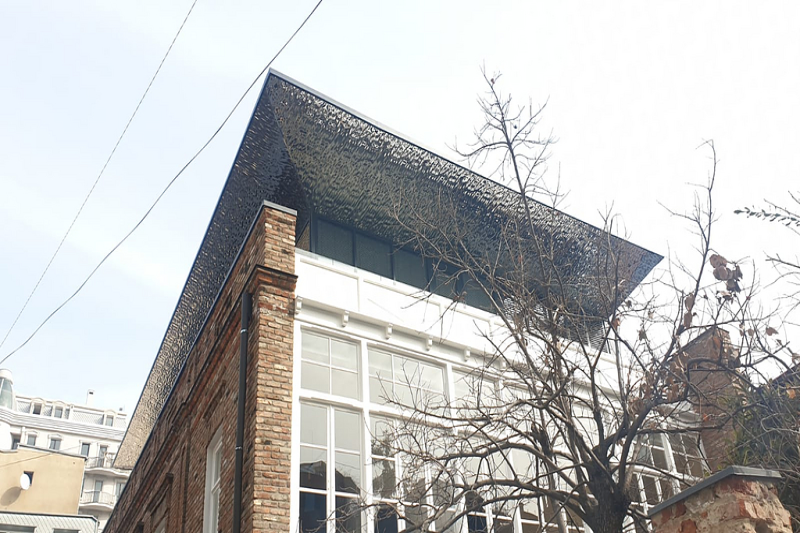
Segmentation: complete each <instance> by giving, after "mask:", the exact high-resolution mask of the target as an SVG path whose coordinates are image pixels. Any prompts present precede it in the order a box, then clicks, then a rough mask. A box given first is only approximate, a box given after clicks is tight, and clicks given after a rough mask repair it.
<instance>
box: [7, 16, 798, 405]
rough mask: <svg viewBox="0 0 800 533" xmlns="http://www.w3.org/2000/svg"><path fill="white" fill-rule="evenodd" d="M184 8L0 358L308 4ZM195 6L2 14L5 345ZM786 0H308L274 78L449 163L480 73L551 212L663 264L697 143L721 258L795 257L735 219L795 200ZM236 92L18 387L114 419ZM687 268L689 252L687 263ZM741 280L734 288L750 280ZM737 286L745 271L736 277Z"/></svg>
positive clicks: (18, 364) (791, 246)
mask: <svg viewBox="0 0 800 533" xmlns="http://www.w3.org/2000/svg"><path fill="white" fill-rule="evenodd" d="M314 3H315V0H294V1H291V2H286V1H282V2H274V1H272V0H269V1H256V0H250V1H245V0H228V1H222V0H198V2H197V6H196V8H195V10H194V12H193V13H192V15H191V17H190V18H189V21H188V23H187V25H186V27H185V28H184V31H183V33H182V34H181V36H180V38H179V40H178V42H177V43H176V45H175V48H174V49H173V51H172V54H171V55H170V57H169V58H168V60H167V62H166V64H165V66H164V68H163V70H162V72H161V74H160V76H159V78H158V79H157V80H156V82H155V84H154V86H153V88H152V89H151V92H150V95H149V96H148V98H147V100H146V101H145V103H144V105H143V107H142V109H141V110H140V112H139V114H138V116H137V118H136V120H135V121H134V123H133V125H132V127H131V130H130V131H129V132H128V135H127V136H126V138H125V139H124V141H123V143H122V145H121V147H120V149H119V150H118V151H117V154H116V156H115V159H114V160H113V161H112V163H111V165H110V167H109V168H108V170H107V171H106V174H105V176H104V177H103V179H102V180H101V182H100V184H99V186H98V188H97V190H96V191H95V193H94V195H93V197H92V198H91V200H90V201H89V203H88V205H87V207H86V209H85V211H84V213H83V215H82V216H81V218H80V219H79V221H78V223H77V224H76V226H75V228H74V229H73V232H72V234H71V235H70V237H69V239H68V240H67V242H66V244H65V246H64V248H63V249H62V252H61V254H60V255H59V257H58V258H57V259H56V261H55V263H54V264H53V266H52V268H51V270H50V272H49V274H48V276H47V277H46V278H45V280H44V282H43V283H42V285H41V286H40V288H39V290H38V292H37V294H36V296H35V297H34V299H33V300H32V302H31V304H30V306H29V307H28V309H27V311H26V313H25V315H23V318H22V319H21V320H20V322H19V323H18V324H17V327H16V328H15V330H14V333H13V334H12V335H11V337H10V338H9V340H8V341H7V342H6V344H5V345H4V346H3V348H2V349H0V357H2V356H4V355H5V354H6V353H8V351H10V350H11V349H13V348H14V347H16V346H17V345H18V344H19V343H20V342H22V341H23V340H24V339H25V338H26V337H27V336H28V335H29V334H30V332H31V331H32V330H33V329H34V328H35V327H36V326H37V325H38V324H39V322H41V320H43V319H44V317H45V316H46V315H47V314H48V313H49V312H50V311H51V310H52V309H53V308H54V307H55V306H56V305H58V304H59V303H60V302H61V301H62V300H63V299H64V298H65V297H66V296H67V295H68V294H70V293H71V292H72V291H73V290H74V289H75V287H77V285H78V284H79V283H80V282H81V281H82V279H83V278H84V277H85V276H86V275H87V274H88V272H89V271H91V269H92V268H93V267H94V265H95V264H96V263H97V261H99V260H100V258H102V256H103V255H105V253H106V252H107V251H108V249H110V247H111V246H113V244H115V243H116V242H117V241H118V240H119V239H120V238H121V237H122V236H123V235H124V234H125V233H126V232H127V231H128V230H129V229H130V227H132V225H133V224H134V223H135V222H136V221H137V220H138V219H139V217H141V215H142V214H143V212H144V210H145V209H146V208H147V206H149V204H150V203H151V202H152V200H153V199H154V198H155V196H156V195H157V194H158V193H159V192H160V190H161V189H162V188H163V187H164V185H165V184H166V183H167V182H168V181H169V180H170V179H171V177H172V176H173V175H174V174H175V172H177V170H178V169H179V168H180V167H181V166H182V165H183V164H184V163H185V162H186V161H187V160H188V158H189V157H190V156H191V154H193V153H194V151H196V150H197V149H198V148H199V147H200V146H201V145H202V143H203V142H205V140H206V139H207V138H208V136H209V135H210V134H211V133H212V132H213V131H214V130H215V129H216V127H217V126H218V124H219V122H220V121H221V120H222V118H223V117H224V116H225V115H226V114H227V112H228V111H229V110H230V108H231V106H232V105H233V103H234V102H235V101H236V100H237V99H238V97H239V95H240V93H241V92H242V91H243V90H244V88H245V87H246V86H247V85H248V84H249V83H250V81H251V80H252V78H253V77H254V76H255V74H256V73H257V72H258V71H260V70H261V68H263V66H264V65H265V64H266V62H267V61H268V60H269V58H271V57H272V55H273V54H274V53H275V52H276V51H277V49H278V48H279V47H280V46H281V45H282V44H283V42H284V41H285V40H286V39H287V38H288V36H289V35H290V34H291V33H292V31H294V29H295V28H296V27H297V25H298V24H299V23H300V22H301V21H302V19H303V18H304V17H305V16H306V14H307V13H308V12H309V11H310V9H311V8H312V7H313V5H314ZM190 5H191V0H180V1H177V0H170V1H169V2H165V1H163V0H160V1H156V0H137V1H136V2H132V1H127V2H122V1H118V2H108V1H105V0H97V1H94V2H92V1H79V0H75V1H73V2H68V3H67V2H62V1H50V2H47V1H38V2H29V1H26V0H7V1H5V2H2V3H0V50H3V53H2V54H0V338H2V336H3V335H5V332H6V331H7V329H8V327H9V326H10V325H11V322H12V321H13V319H14V316H16V313H17V312H18V311H19V308H20V307H21V306H22V304H23V303H24V301H25V298H26V297H27V295H28V293H29V292H30V290H31V288H32V286H33V284H34V283H35V281H36V279H37V278H38V276H39V274H40V272H41V270H42V269H43V268H44V265H45V264H46V262H47V260H48V259H49V257H50V255H51V254H52V252H53V250H54V249H55V246H56V245H57V244H58V241H59V240H60V238H61V236H62V235H63V233H64V231H65V230H66V227H67V226H68V224H69V222H70V220H71V219H72V217H73V216H74V214H75V212H76V210H77V209H78V206H79V205H80V203H81V201H82V199H83V197H84V196H85V194H86V193H87V191H88V189H89V187H90V186H91V184H92V182H93V181H94V179H95V177H96V176H97V173H98V172H99V170H100V168H101V167H102V164H103V162H104V161H105V158H106V157H107V156H108V153H109V151H110V150H111V148H112V146H113V144H114V142H115V141H116V139H117V136H118V135H119V133H120V131H121V130H122V127H123V126H124V124H125V122H126V121H127V119H128V117H129V116H130V113H131V112H132V110H133V108H134V106H135V105H136V102H137V101H138V99H139V97H140V96H141V93H142V91H143V90H144V88H145V87H146V85H147V82H148V81H149V79H150V77H151V76H152V73H153V72H154V70H155V68H156V66H157V65H158V63H159V61H160V60H161V57H162V56H163V54H164V52H165V51H166V49H167V46H168V45H169V43H170V41H171V40H172V38H173V36H174V33H175V31H177V28H178V26H179V25H180V23H181V21H182V20H183V17H184V16H185V14H186V11H187V10H188V9H189V6H190ZM798 27H800V3H797V2H791V1H788V0H787V1H785V2H758V3H755V2H732V1H725V2H703V3H699V2H696V1H692V2H688V1H687V2H679V1H671V2H614V3H613V4H612V3H610V2H593V1H583V2H554V1H550V2H540V1H530V2H523V1H517V2H511V1H496V2H487V1H481V2H479V1H463V0H462V1H450V2H435V1H433V0H428V1H418V0H417V1H404V2H375V1H374V0H372V1H370V0H325V1H324V2H323V4H322V6H321V7H320V9H319V10H318V12H317V13H316V15H315V16H314V17H313V18H312V19H311V21H310V22H309V23H308V24H307V25H306V27H305V28H304V29H303V31H302V32H301V33H300V34H299V35H298V37H297V38H296V40H295V41H294V42H293V43H292V44H291V45H290V47H289V48H288V49H287V50H286V51H285V52H284V54H283V55H282V56H281V57H280V58H279V60H278V61H277V62H276V63H275V64H274V67H275V68H277V69H278V70H280V71H281V72H283V73H285V74H287V75H289V76H291V77H293V78H295V79H297V80H299V81H301V82H303V83H304V84H306V85H308V86H310V87H312V88H314V89H316V90H317V91H320V92H322V93H324V94H327V95H329V96H330V97H332V98H335V99H337V100H338V101H340V102H342V103H344V104H346V105H348V106H350V107H352V108H354V109H357V110H359V111H360V112H362V113H364V114H366V115H367V116H369V117H372V118H374V119H375V120H378V121H380V122H382V123H384V124H386V125H388V126H390V127H392V128H394V129H395V130H397V131H400V132H402V133H404V134H405V135H406V136H408V137H409V138H411V139H413V140H416V141H419V142H421V143H422V144H424V145H427V146H430V147H432V148H433V149H434V150H436V151H438V152H439V153H441V154H443V155H446V156H448V157H453V155H452V153H451V152H449V150H448V149H447V144H451V143H452V141H453V140H454V138H455V137H456V136H457V137H458V139H459V140H460V141H465V140H468V138H469V136H470V133H471V131H472V128H473V126H474V125H476V124H477V122H478V120H479V119H480V116H479V112H478V109H477V106H476V105H475V97H476V94H477V93H478V92H479V91H482V90H483V87H482V80H481V76H480V71H479V67H480V65H482V64H485V65H486V66H487V68H488V69H489V70H491V71H494V70H500V71H502V72H503V74H504V76H503V81H502V85H501V87H502V88H503V89H504V90H505V91H506V92H510V93H511V94H512V95H514V96H516V97H518V98H519V99H520V101H521V102H524V101H527V99H528V98H529V97H530V98H531V99H532V100H533V101H534V102H544V101H545V100H546V99H548V98H549V105H548V109H547V111H546V114H545V120H544V122H543V126H544V128H546V129H547V130H549V129H551V128H552V130H553V132H554V134H555V135H556V136H557V137H558V138H559V139H560V141H559V143H558V144H557V145H556V146H555V148H554V154H553V158H552V159H551V167H552V170H553V171H554V172H555V171H557V169H558V168H559V167H560V171H561V181H562V185H563V186H564V187H566V188H567V189H569V190H570V191H571V194H570V196H569V197H568V199H567V201H566V204H564V206H563V208H564V210H565V211H567V212H569V213H570V214H573V215H576V216H578V217H579V218H582V219H584V220H586V221H588V222H591V223H594V224H599V223H600V217H599V214H598V212H600V211H605V210H606V209H607V208H608V207H610V206H611V205H613V206H614V210H615V211H616V212H617V213H620V214H621V215H622V220H623V221H624V223H625V227H626V229H627V233H628V236H629V238H630V239H631V240H632V241H633V242H635V243H637V244H640V245H643V246H646V247H647V248H649V249H651V250H653V251H655V252H658V253H661V254H662V255H667V254H668V253H669V252H670V251H671V250H672V251H676V252H680V253H681V254H686V253H687V251H688V250H689V249H690V245H691V241H690V236H689V235H688V234H687V233H686V231H685V227H684V226H683V225H682V224H681V223H679V222H678V221H677V220H675V219H671V218H670V217H669V216H668V215H667V214H666V212H665V210H664V209H663V208H662V207H660V205H659V203H662V204H666V205H669V206H671V207H675V208H678V209H689V208H690V206H691V202H692V194H693V189H692V188H691V187H690V186H689V185H687V184H688V183H702V182H704V181H705V178H706V175H707V171H708V169H709V168H710V163H709V160H708V156H709V153H708V151H706V150H696V147H697V146H698V145H700V144H701V142H702V141H703V140H704V139H714V141H715V143H716V146H717V150H718V155H719V158H720V165H719V172H718V183H717V194H716V196H715V202H716V208H717V212H718V214H719V217H720V220H719V224H718V225H717V226H716V230H715V231H716V237H717V238H718V240H717V241H716V246H717V249H718V251H719V252H720V253H722V254H723V255H725V256H726V257H728V258H743V257H752V258H754V259H756V260H757V261H758V267H759V268H760V269H761V273H762V278H764V279H765V280H766V279H768V278H769V276H770V275H771V274H770V272H769V271H768V270H767V267H766V266H763V263H762V262H761V260H762V259H763V257H764V253H765V251H782V252H783V253H786V254H791V255H796V250H797V243H798V241H797V239H796V238H795V237H793V236H792V234H791V233H789V232H788V231H786V230H784V229H783V228H781V227H779V226H775V225H767V224H764V223H760V222H753V221H747V220H746V219H744V218H743V217H741V216H736V215H733V213H732V211H733V209H735V208H739V207H744V206H750V205H754V204H755V205H761V204H762V200H763V199H764V198H768V199H773V200H782V199H784V198H786V196H787V195H786V192H787V190H798V189H800V185H798V183H800V180H798V178H799V177H800V158H798V146H800V96H798V95H800V31H798ZM256 94H257V92H254V93H253V94H252V95H251V96H250V97H249V99H248V100H247V102H246V103H245V104H244V105H243V106H242V108H241V109H240V110H239V112H237V114H236V115H235V117H234V119H233V120H232V121H231V123H229V125H228V126H227V128H226V129H225V130H224V131H223V133H222V134H221V136H220V137H218V139H217V140H216V141H215V143H214V144H213V145H212V146H211V147H210V148H209V150H207V152H206V153H205V154H204V155H203V156H202V157H201V158H200V159H199V160H198V161H197V162H196V163H195V164H194V165H193V166H192V167H191V168H190V170H189V171H188V172H186V173H185V174H184V175H183V176H182V177H181V178H180V180H179V181H178V182H177V183H176V184H175V186H174V187H173V189H172V190H171V191H170V192H169V193H168V195H167V196H166V197H165V199H164V200H163V201H162V203H161V204H160V205H159V206H158V208H157V209H156V211H155V212H154V213H153V214H152V216H151V217H150V218H149V219H148V220H147V221H146V222H145V224H144V225H143V226H142V228H141V229H140V231H139V232H137V233H136V234H135V235H134V237H132V238H131V239H130V240H129V241H128V243H126V244H125V245H124V247H123V248H121V249H120V250H119V252H118V253H117V254H116V255H115V256H114V258H113V259H112V260H111V261H109V262H108V263H107V264H106V265H105V266H104V267H103V268H102V269H101V270H100V271H99V272H98V274H97V275H96V276H95V278H94V279H93V280H92V281H91V282H90V283H89V285H87V287H86V289H85V290H84V291H83V292H82V293H81V294H80V295H79V296H78V297H77V298H76V299H75V300H73V302H72V303H70V304H69V305H68V306H67V307H66V308H65V309H64V310H63V311H62V312H61V313H60V314H59V315H57V316H56V317H55V318H54V319H53V320H51V321H50V323H49V324H48V325H46V326H45V327H44V328H43V329H42V330H41V332H40V333H39V334H38V335H37V336H36V337H35V339H34V340H33V341H31V342H30V343H29V344H28V345H27V346H26V347H25V348H24V349H23V350H21V351H20V352H19V353H17V354H16V355H15V356H14V357H13V358H12V359H10V360H9V361H8V363H7V364H6V365H5V366H7V367H8V368H10V369H11V370H12V371H13V372H14V375H15V381H16V386H17V390H18V391H20V392H24V393H26V394H35V395H41V396H44V397H58V398H62V399H65V400H67V401H73V402H82V401H83V400H84V398H85V392H86V389H88V388H94V389H96V391H97V394H96V397H97V398H96V404H97V405H101V406H105V407H110V408H118V407H125V408H126V410H128V411H132V410H133V408H134V406H135V403H136V400H137V399H138V395H139V392H140V391H141V387H142V385H143V384H144V380H145V378H146V376H147V373H148V372H149V369H150V366H151V364H152V362H153V359H154V357H155V355H156V352H157V350H158V348H159V346H160V343H161V339H162V337H163V334H164V331H165V330H166V327H167V323H168V321H169V318H170V317H171V315H172V311H173V308H174V305H175V303H176V301H177V298H178V296H179V294H180V290H181V288H182V286H183V282H184V280H185V278H186V275H187V273H188V271H189V268H190V266H191V263H192V261H193V259H194V256H195V253H196V251H197V248H198V246H199V243H200V240H201V238H202V236H203V234H204V232H205V229H206V226H207V224H208V220H209V218H210V216H211V213H212V210H213V207H214V205H215V203H216V200H217V198H218V196H219V193H220V191H221V188H222V185H223V183H224V181H225V179H226V177H227V173H228V170H229V168H230V165H231V163H232V161H233V157H234V155H235V152H236V149H237V147H238V143H239V141H240V140H241V136H242V134H243V132H244V129H245V127H246V124H247V121H248V119H249V116H250V113H251V111H252V106H253V103H254V101H255V96H256ZM684 257H688V256H686V255H684ZM745 274H746V275H747V276H752V269H751V271H750V272H748V271H746V272H745ZM750 279H752V278H750Z"/></svg>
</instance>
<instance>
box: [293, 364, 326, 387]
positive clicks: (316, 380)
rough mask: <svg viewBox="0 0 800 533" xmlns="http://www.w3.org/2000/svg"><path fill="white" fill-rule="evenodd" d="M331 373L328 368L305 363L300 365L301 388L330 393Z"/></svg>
mask: <svg viewBox="0 0 800 533" xmlns="http://www.w3.org/2000/svg"><path fill="white" fill-rule="evenodd" d="M330 386H331V371H330V368H328V367H326V366H320V365H317V364H314V363H308V362H306V361H303V362H302V363H301V365H300V387H302V388H304V389H308V390H315V391H319V392H330V391H331V390H330Z"/></svg>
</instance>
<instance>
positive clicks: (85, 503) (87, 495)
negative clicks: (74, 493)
mask: <svg viewBox="0 0 800 533" xmlns="http://www.w3.org/2000/svg"><path fill="white" fill-rule="evenodd" d="M116 503H117V496H116V494H111V493H110V492H103V491H100V490H87V491H84V493H83V494H81V503H80V506H81V507H84V508H91V509H99V510H110V509H112V508H113V507H114V505H115V504H116Z"/></svg>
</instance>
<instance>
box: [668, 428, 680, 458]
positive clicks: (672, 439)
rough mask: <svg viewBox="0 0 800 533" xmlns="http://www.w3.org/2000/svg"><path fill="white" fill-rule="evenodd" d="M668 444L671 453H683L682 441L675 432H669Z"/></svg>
mask: <svg viewBox="0 0 800 533" xmlns="http://www.w3.org/2000/svg"><path fill="white" fill-rule="evenodd" d="M669 444H670V446H672V453H675V454H678V453H683V442H682V441H681V436H680V435H678V434H676V433H670V434H669Z"/></svg>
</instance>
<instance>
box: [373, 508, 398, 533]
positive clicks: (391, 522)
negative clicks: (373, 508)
mask: <svg viewBox="0 0 800 533" xmlns="http://www.w3.org/2000/svg"><path fill="white" fill-rule="evenodd" d="M375 533H397V513H395V512H394V509H392V508H391V507H389V506H388V505H381V506H380V507H378V512H377V514H376V517H375Z"/></svg>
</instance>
